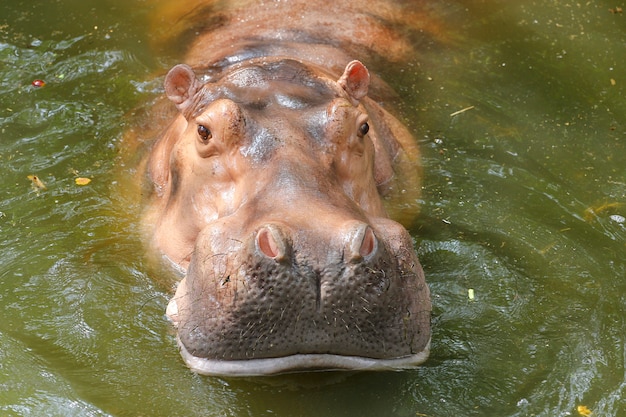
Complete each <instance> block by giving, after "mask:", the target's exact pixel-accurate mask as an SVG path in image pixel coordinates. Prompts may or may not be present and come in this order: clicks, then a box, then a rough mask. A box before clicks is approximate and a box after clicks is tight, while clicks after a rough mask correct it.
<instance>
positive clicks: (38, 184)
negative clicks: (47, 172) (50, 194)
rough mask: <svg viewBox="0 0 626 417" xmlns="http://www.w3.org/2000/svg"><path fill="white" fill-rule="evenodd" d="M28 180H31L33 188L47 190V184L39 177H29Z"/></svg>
mask: <svg viewBox="0 0 626 417" xmlns="http://www.w3.org/2000/svg"><path fill="white" fill-rule="evenodd" d="M27 178H28V179H29V180H31V182H32V183H33V187H35V188H39V189H40V190H45V189H46V184H44V183H43V181H41V180H40V179H39V177H38V176H37V175H27Z"/></svg>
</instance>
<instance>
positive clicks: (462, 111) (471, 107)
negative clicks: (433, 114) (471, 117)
mask: <svg viewBox="0 0 626 417" xmlns="http://www.w3.org/2000/svg"><path fill="white" fill-rule="evenodd" d="M473 108H474V106H469V107H466V108H464V109H461V110H459V111H455V112H454V113H450V117H454V116H456V115H459V114H461V113H465V112H466V111H468V110H472V109H473Z"/></svg>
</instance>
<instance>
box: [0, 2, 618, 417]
mask: <svg viewBox="0 0 626 417" xmlns="http://www.w3.org/2000/svg"><path fill="white" fill-rule="evenodd" d="M615 6H616V5H615V4H614V2H606V1H594V2H577V1H558V0H553V1H520V2H509V1H505V0H500V1H498V0H485V1H464V0H450V1H443V2H437V3H436V4H434V5H433V4H431V5H430V6H429V8H430V13H431V14H432V16H433V17H434V18H436V19H439V20H440V22H441V23H442V27H441V33H440V35H441V36H440V38H439V39H438V40H437V41H433V40H432V39H430V40H425V41H423V42H421V44H420V45H419V48H420V51H421V53H420V55H419V56H417V57H415V60H414V61H412V62H407V63H406V66H404V67H403V68H394V69H393V71H391V73H392V74H393V79H392V80H390V81H391V82H392V84H393V85H394V86H395V87H396V88H397V89H398V90H399V92H400V93H401V94H402V96H403V98H404V99H405V100H406V104H405V106H404V111H405V115H406V117H407V120H408V121H409V123H410V124H411V126H412V127H413V128H414V129H415V132H416V138H417V140H418V141H419V142H420V144H421V147H422V150H423V153H424V165H425V173H426V178H425V183H424V193H423V202H422V207H423V208H422V214H421V217H420V219H419V220H418V221H417V222H416V224H415V227H414V228H413V230H412V232H413V235H414V237H415V239H416V243H417V245H419V253H420V256H421V260H422V263H423V265H424V268H425V270H426V273H427V279H428V282H429V284H430V287H431V291H432V295H433V303H434V312H433V325H434V333H433V346H432V348H433V349H432V356H431V359H430V360H429V361H428V362H427V363H426V365H425V366H423V367H422V368H420V369H419V370H416V371H411V372H396V373H375V374H372V373H361V374H343V373H340V374H331V375H309V376H300V377H289V378H286V377H279V378H258V379H250V380H229V379H221V378H206V377H199V376H197V375H194V374H192V373H191V372H189V371H188V370H187V368H186V367H185V366H184V365H183V363H182V361H181V359H180V358H179V356H178V353H177V351H176V346H175V341H174V337H173V335H172V332H171V329H170V328H169V326H168V324H167V322H166V320H165V318H164V309H165V306H166V304H167V300H168V298H169V296H170V294H169V292H168V291H169V288H168V286H167V285H164V284H159V281H158V280H156V279H155V277H154V276H151V274H150V273H149V272H148V267H147V265H146V262H145V259H144V258H143V256H142V249H141V244H140V241H139V236H138V230H137V222H136V220H137V219H136V213H137V211H138V208H139V207H138V202H137V201H138V199H132V198H128V197H125V195H126V194H124V193H122V192H121V190H123V189H125V188H126V187H128V186H129V183H130V182H132V174H133V170H132V166H129V165H128V164H126V165H124V164H122V163H121V162H120V160H119V158H118V154H119V151H120V145H119V142H120V140H121V137H122V132H123V131H124V130H125V129H127V128H128V126H129V124H130V118H129V117H128V112H129V111H131V110H132V109H133V108H135V107H136V106H138V105H139V104H140V103H145V102H148V101H149V100H151V99H152V98H154V97H155V95H156V94H158V93H159V89H160V83H161V80H160V79H159V76H160V75H162V74H163V72H164V71H165V70H166V69H167V68H168V67H169V66H170V65H172V64H173V63H175V62H176V57H175V56H174V55H173V54H172V53H165V52H160V53H159V52H154V49H150V48H149V46H148V45H149V44H150V42H151V37H150V36H151V35H150V33H151V30H150V29H149V25H148V17H149V16H150V14H151V12H152V7H153V6H152V5H151V4H147V2H145V1H141V0H126V1H120V0H101V1H95V0H91V1H87V0H80V1H78V0H72V1H45V2H44V1H29V2H17V1H11V0H0V167H1V170H0V172H1V174H2V179H1V181H0V259H1V260H0V414H2V415H8V416H42V415H50V416H68V415H70V416H238V417H240V416H255V417H260V416H324V417H334V416H381V417H383V416H384V417H388V416H407V417H409V416H411V417H414V416H451V415H454V416H532V415H537V416H577V415H584V414H585V413H586V409H588V410H590V411H592V412H593V415H594V416H619V415H625V414H626V368H625V362H626V346H625V344H626V323H625V322H626V311H625V310H626V219H625V217H626V99H625V97H626V96H625V87H626V15H624V14H623V13H622V12H621V11H620V10H618V9H616V8H615ZM416 7H417V6H416ZM416 41H419V40H416ZM35 79H42V80H44V81H45V82H46V86H45V87H43V88H35V87H33V86H31V82H32V81H33V80H35ZM463 110H464V111H463ZM459 111H461V112H459ZM127 152H130V151H128V150H127ZM28 175H37V176H38V178H39V179H40V181H42V182H43V184H45V187H46V189H42V188H38V187H36V186H33V185H32V184H31V180H29V179H28V178H27V176H28ZM79 177H84V178H89V179H91V182H90V183H89V184H88V185H84V186H79V185H77V184H76V182H75V180H76V178H79ZM472 293H473V297H470V295H472ZM579 407H580V408H579ZM582 407H586V408H582Z"/></svg>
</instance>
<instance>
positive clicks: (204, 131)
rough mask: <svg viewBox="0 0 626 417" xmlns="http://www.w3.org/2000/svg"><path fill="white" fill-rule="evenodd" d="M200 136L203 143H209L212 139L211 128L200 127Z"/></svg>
mask: <svg viewBox="0 0 626 417" xmlns="http://www.w3.org/2000/svg"><path fill="white" fill-rule="evenodd" d="M198 135H199V136H200V139H202V141H203V142H207V141H208V140H209V139H211V136H212V135H211V131H210V130H209V128H207V127H206V126H203V125H198Z"/></svg>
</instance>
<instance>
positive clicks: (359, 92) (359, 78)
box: [337, 61, 370, 106]
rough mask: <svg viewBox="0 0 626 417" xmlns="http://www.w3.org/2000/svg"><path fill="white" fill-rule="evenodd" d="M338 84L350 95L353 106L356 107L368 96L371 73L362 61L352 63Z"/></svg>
mask: <svg viewBox="0 0 626 417" xmlns="http://www.w3.org/2000/svg"><path fill="white" fill-rule="evenodd" d="M337 82H338V83H339V85H340V86H341V88H343V89H344V90H345V91H346V93H348V95H349V96H350V98H351V99H352V104H354V105H355V106H356V105H357V104H359V101H360V100H361V99H362V98H363V97H365V96H366V95H367V90H368V88H369V85H370V73H369V71H368V70H367V68H365V65H363V64H362V63H361V62H360V61H352V62H350V63H349V64H348V65H347V66H346V69H345V70H344V71H343V75H342V76H341V78H339V81H337Z"/></svg>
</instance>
